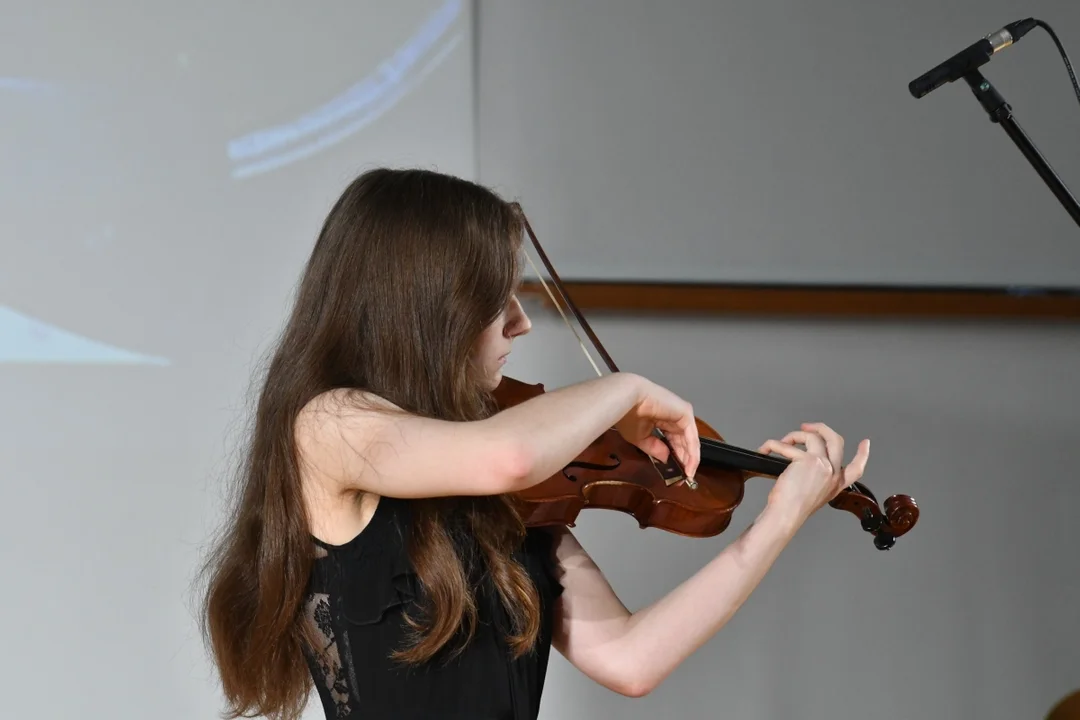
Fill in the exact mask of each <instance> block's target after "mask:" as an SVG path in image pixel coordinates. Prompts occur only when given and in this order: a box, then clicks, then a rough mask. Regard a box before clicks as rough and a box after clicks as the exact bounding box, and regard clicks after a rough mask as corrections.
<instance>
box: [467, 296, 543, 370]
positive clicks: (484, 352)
mask: <svg viewBox="0 0 1080 720" xmlns="http://www.w3.org/2000/svg"><path fill="white" fill-rule="evenodd" d="M531 327H532V323H531V322H530V321H529V316H528V315H526V314H525V311H524V310H523V309H522V307H521V303H520V302H518V299H517V296H516V295H511V296H510V301H509V302H508V303H507V304H506V307H505V308H504V309H503V311H502V312H501V313H499V317H497V318H496V319H495V322H493V323H491V324H490V325H488V326H487V327H486V328H484V331H483V332H482V333H481V334H480V337H479V339H478V340H477V341H476V351H475V354H474V361H475V363H476V365H477V367H478V368H480V370H481V371H482V372H483V376H484V377H485V378H486V379H487V386H488V389H489V390H494V389H495V388H497V387H498V386H499V383H500V382H502V368H503V365H505V364H506V358H507V356H508V355H509V354H510V349H511V345H512V344H513V342H514V338H516V337H518V336H519V335H524V334H525V333H527V332H529V329H530V328H531Z"/></svg>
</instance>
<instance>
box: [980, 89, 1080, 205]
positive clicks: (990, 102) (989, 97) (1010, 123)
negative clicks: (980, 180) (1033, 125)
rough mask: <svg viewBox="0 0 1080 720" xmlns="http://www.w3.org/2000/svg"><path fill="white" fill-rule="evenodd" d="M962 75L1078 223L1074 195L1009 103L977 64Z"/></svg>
mask: <svg viewBox="0 0 1080 720" xmlns="http://www.w3.org/2000/svg"><path fill="white" fill-rule="evenodd" d="M963 77H964V80H966V81H967V84H968V85H969V86H971V91H972V92H973V93H975V98H976V99H977V100H978V101H979V104H980V105H982V107H983V110H985V111H986V112H987V114H989V115H990V121H991V122H994V123H997V124H998V125H1001V127H1002V128H1004V130H1005V132H1006V133H1007V134H1008V136H1009V137H1010V138H1012V141H1013V142H1014V143H1016V147H1018V148H1020V152H1022V153H1023V154H1024V157H1026V158H1027V159H1028V162H1030V163H1031V166H1032V167H1034V168H1035V172H1037V173H1038V174H1039V177H1041V178H1042V179H1043V182H1045V183H1046V185H1047V187H1049V188H1050V192H1052V193H1054V197H1056V198H1057V199H1058V201H1060V202H1061V204H1062V206H1063V207H1064V208H1065V211H1066V212H1068V213H1069V216H1070V217H1072V219H1073V220H1074V221H1075V222H1076V224H1077V225H1080V204H1078V203H1077V202H1076V198H1075V197H1073V195H1072V193H1071V192H1070V191H1069V188H1067V187H1066V186H1065V183H1063V182H1062V181H1061V178H1060V177H1058V175H1057V173H1056V172H1054V169H1053V168H1052V167H1050V163H1048V162H1047V161H1046V158H1045V157H1043V155H1042V153H1040V152H1039V150H1038V148H1036V147H1035V144H1034V143H1033V142H1031V138H1029V137H1028V136H1027V133H1026V132H1024V129H1023V128H1022V127H1020V125H1019V124H1018V123H1017V122H1016V119H1015V118H1014V117H1013V113H1012V107H1010V106H1009V103H1007V102H1005V98H1004V97H1002V95H1001V93H1000V92H998V90H997V88H996V87H994V86H993V85H992V84H991V83H990V81H989V80H987V79H986V78H985V77H983V74H982V73H981V72H979V70H978V69H977V68H976V69H974V70H971V71H970V72H968V73H966V74H965V75H964V76H963Z"/></svg>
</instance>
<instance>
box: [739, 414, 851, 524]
mask: <svg viewBox="0 0 1080 720" xmlns="http://www.w3.org/2000/svg"><path fill="white" fill-rule="evenodd" d="M797 445H802V446H803V447H804V448H805V449H801V448H798V447H796V446H797ZM758 452H761V453H768V452H774V453H776V454H777V455H782V456H783V457H786V458H788V459H789V460H791V464H790V465H788V467H787V469H786V470H784V472H783V473H781V474H780V477H778V478H777V479H776V483H775V485H774V486H773V489H772V491H771V492H770V493H769V500H768V504H769V505H770V506H773V507H776V508H778V509H781V510H782V511H783V512H784V513H786V514H788V515H793V516H794V517H795V518H796V520H797V521H798V522H799V523H802V522H804V521H805V520H806V519H807V518H809V517H810V516H811V515H812V514H814V513H815V512H817V511H818V510H819V509H820V508H821V507H823V506H824V505H825V503H827V502H829V501H830V500H832V499H833V498H835V497H836V496H837V495H839V494H840V492H841V491H842V490H843V489H844V488H846V487H849V486H851V485H852V484H854V483H855V482H856V481H857V480H859V478H861V477H862V475H863V472H864V471H865V470H866V461H867V459H868V458H869V456H870V440H868V439H867V440H863V441H862V442H861V443H859V448H858V450H857V451H856V453H855V457H854V458H853V459H852V461H851V462H850V463H849V464H848V465H847V466H845V465H844V438H842V437H841V436H840V435H839V434H837V432H836V431H835V430H833V429H832V428H830V427H829V426H828V425H825V424H824V423H803V425H802V430H799V431H795V432H790V433H788V434H787V435H785V436H784V437H783V438H782V439H780V440H769V441H768V442H766V443H765V444H764V445H762V446H761V447H760V448H759V449H758Z"/></svg>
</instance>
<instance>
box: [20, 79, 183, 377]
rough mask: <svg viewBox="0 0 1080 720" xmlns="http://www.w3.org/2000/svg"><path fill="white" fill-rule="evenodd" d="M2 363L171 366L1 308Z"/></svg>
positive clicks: (49, 89) (35, 89) (30, 87)
mask: <svg viewBox="0 0 1080 720" xmlns="http://www.w3.org/2000/svg"><path fill="white" fill-rule="evenodd" d="M58 91H59V89H58V88H57V87H56V86H55V85H52V84H49V83H46V82H42V81H40V80H34V79H32V78H17V77H0V92H15V93H23V94H27V95H35V96H45V95H56V94H57V93H58ZM0 363H35V364H51V363H56V364H105V365H114V364H115V365H169V364H170V363H169V360H168V359H166V358H161V357H155V356H152V355H144V354H141V353H136V352H132V351H129V350H124V349H123V348H119V347H115V346H113V345H109V344H107V343H103V342H100V341H97V340H92V339H90V338H87V337H84V336H82V335H79V334H77V333H74V332H71V331H69V330H64V329H63V328H60V327H57V326H55V325H50V324H48V323H45V322H43V321H41V320H36V319H34V318H31V317H28V316H26V315H23V314H21V313H18V312H15V311H14V310H12V309H11V308H8V307H5V306H3V305H0Z"/></svg>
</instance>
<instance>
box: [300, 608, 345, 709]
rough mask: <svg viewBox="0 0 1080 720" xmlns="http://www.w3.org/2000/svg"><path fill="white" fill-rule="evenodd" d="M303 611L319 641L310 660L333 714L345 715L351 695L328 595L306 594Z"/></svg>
mask: <svg viewBox="0 0 1080 720" xmlns="http://www.w3.org/2000/svg"><path fill="white" fill-rule="evenodd" d="M306 614H307V619H308V622H309V623H311V625H312V627H313V628H314V629H315V634H316V637H317V638H318V640H319V648H318V651H317V652H316V653H315V656H314V657H313V658H312V659H313V660H314V662H315V664H316V665H317V666H318V667H319V670H320V671H321V673H322V678H321V679H322V681H323V683H324V684H325V687H326V690H327V691H328V692H329V693H330V697H331V698H332V699H333V701H334V707H335V708H336V709H337V717H339V718H345V717H348V716H349V714H350V712H351V708H350V706H349V701H350V699H351V696H350V693H349V683H348V681H347V680H346V678H345V668H344V666H343V664H342V662H341V653H340V652H339V645H338V641H337V638H336V636H335V633H334V624H333V621H332V618H331V615H330V597H329V596H328V595H326V594H325V593H312V594H311V595H309V596H308V602H307V607H306Z"/></svg>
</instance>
